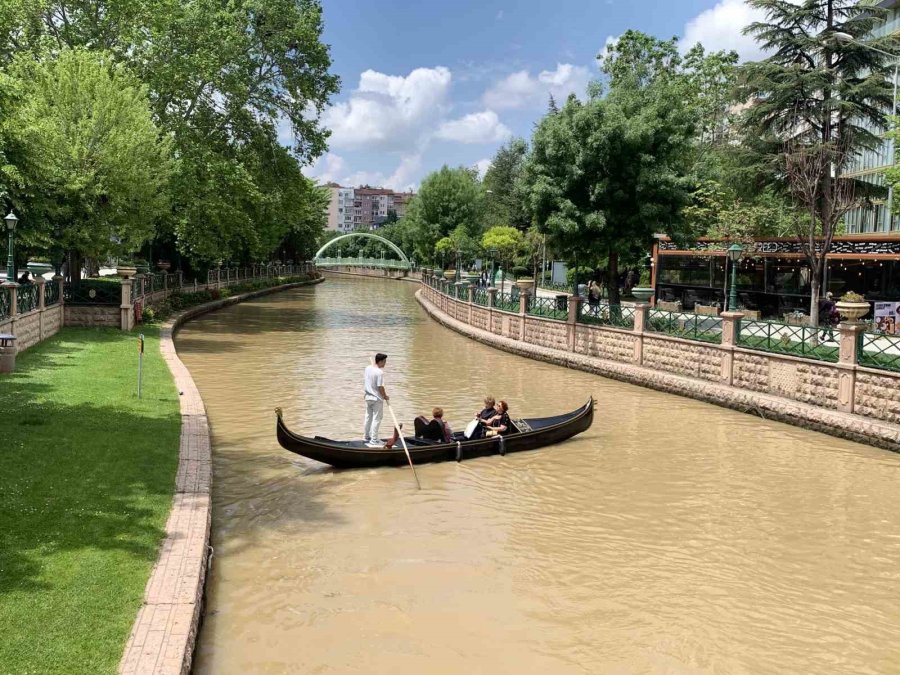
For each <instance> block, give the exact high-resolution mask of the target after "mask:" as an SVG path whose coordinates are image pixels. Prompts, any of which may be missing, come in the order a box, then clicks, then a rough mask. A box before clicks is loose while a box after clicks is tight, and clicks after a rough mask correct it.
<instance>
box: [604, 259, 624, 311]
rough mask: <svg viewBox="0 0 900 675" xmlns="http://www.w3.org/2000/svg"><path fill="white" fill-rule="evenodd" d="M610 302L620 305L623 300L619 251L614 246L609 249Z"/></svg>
mask: <svg viewBox="0 0 900 675" xmlns="http://www.w3.org/2000/svg"><path fill="white" fill-rule="evenodd" d="M608 270H609V272H608V274H609V278H608V279H607V283H608V284H609V304H610V305H618V304H620V302H621V299H620V298H619V253H618V251H616V250H614V249H613V248H612V247H610V249H609V267H608Z"/></svg>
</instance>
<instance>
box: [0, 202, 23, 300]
mask: <svg viewBox="0 0 900 675" xmlns="http://www.w3.org/2000/svg"><path fill="white" fill-rule="evenodd" d="M0 213H3V212H2V211H0ZM3 221H4V222H5V223H6V231H7V233H8V235H9V254H8V257H7V259H6V280H7V281H8V282H9V283H11V284H14V283H16V254H15V241H16V225H17V224H18V223H19V219H18V218H16V214H15V213H13V212H12V209H10V211H9V213H8V214H7V215H6V217H5V218H4V219H3Z"/></svg>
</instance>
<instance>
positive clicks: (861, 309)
mask: <svg viewBox="0 0 900 675" xmlns="http://www.w3.org/2000/svg"><path fill="white" fill-rule="evenodd" d="M835 306H836V307H837V311H838V312H839V313H840V315H841V319H843V320H844V321H847V322H849V323H857V322H858V321H859V320H860V319H861V318H863V317H864V316H865V315H866V314H868V313H869V309H870V307H869V303H868V302H845V301H844V300H838V301H837V302H836V303H835Z"/></svg>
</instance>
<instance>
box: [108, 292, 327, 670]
mask: <svg viewBox="0 0 900 675" xmlns="http://www.w3.org/2000/svg"><path fill="white" fill-rule="evenodd" d="M321 281H323V279H321V278H319V279H313V280H311V281H300V282H295V283H290V284H284V285H282V286H274V287H272V288H264V289H260V290H256V291H251V292H249V293H244V294H242V295H236V296H233V297H230V298H223V299H222V300H216V301H214V302H209V303H206V304H205V305H198V306H197V307H192V308H190V309H186V310H184V311H183V312H180V313H179V314H177V315H175V316H174V317H173V318H171V319H169V320H168V321H167V322H166V323H165V324H163V327H162V330H161V331H160V352H161V353H162V356H163V358H164V359H165V361H166V365H168V367H169V370H170V371H171V373H172V375H173V377H174V378H175V386H176V387H178V391H179V392H180V393H181V399H180V400H181V447H180V451H179V460H178V471H177V473H176V476H175V496H174V498H173V500H172V511H171V512H170V513H169V519H168V521H167V522H166V538H165V540H164V541H163V544H162V548H161V549H160V552H159V558H158V559H157V561H156V564H155V565H154V566H153V571H152V572H151V574H150V579H149V581H148V582H147V587H146V589H145V591H144V604H143V605H142V606H141V609H140V610H139V611H138V615H137V618H136V619H135V622H134V625H133V626H132V629H131V635H130V636H129V638H128V642H127V643H126V645H125V652H124V654H123V655H122V660H121V662H120V663H119V672H120V673H123V674H127V675H144V674H147V675H150V674H153V675H187V674H188V673H190V671H191V663H192V660H193V655H194V646H195V644H196V640H197V632H198V630H199V627H200V615H201V609H202V606H203V603H202V601H203V589H204V584H205V583H206V568H207V557H208V552H209V531H210V526H211V517H212V516H211V514H212V510H211V503H210V489H211V486H212V453H211V447H210V438H209V420H208V419H207V416H206V408H205V407H204V405H203V399H202V398H201V397H200V392H199V390H198V389H197V386H196V385H195V384H194V380H193V378H192V377H191V374H190V372H189V371H188V369H187V367H186V366H185V365H184V364H183V363H182V362H181V359H179V358H178V354H177V353H176V351H175V342H174V339H173V338H174V336H175V333H176V331H177V330H178V328H179V327H180V326H182V325H183V324H184V323H185V322H187V321H189V320H190V319H193V318H194V317H197V316H199V315H201V314H205V313H207V312H211V311H213V310H216V309H221V308H222V307H227V306H229V305H234V304H236V303H238V302H243V301H244V300H249V299H250V298H255V297H259V296H261V295H268V294H270V293H277V292H278V291H283V290H287V289H289V288H295V287H297V286H305V285H309V284H316V283H320V282H321Z"/></svg>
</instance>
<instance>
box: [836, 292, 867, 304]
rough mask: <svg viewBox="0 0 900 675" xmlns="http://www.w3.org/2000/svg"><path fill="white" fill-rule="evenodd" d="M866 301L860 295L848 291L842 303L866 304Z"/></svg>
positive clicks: (843, 296) (842, 297)
mask: <svg viewBox="0 0 900 675" xmlns="http://www.w3.org/2000/svg"><path fill="white" fill-rule="evenodd" d="M865 301H866V299H865V298H864V297H863V296H861V295H860V294H859V293H854V292H853V291H848V292H846V293H844V294H843V295H842V296H841V302H865Z"/></svg>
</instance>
